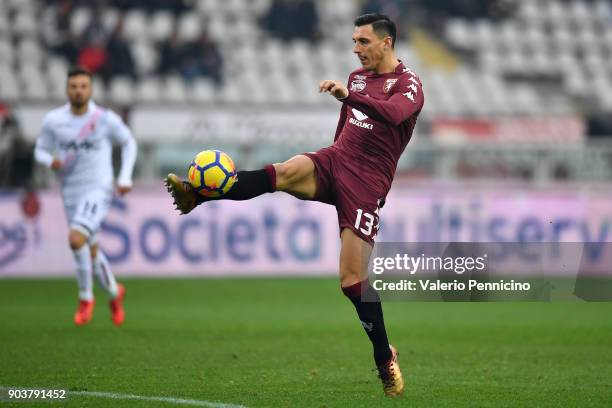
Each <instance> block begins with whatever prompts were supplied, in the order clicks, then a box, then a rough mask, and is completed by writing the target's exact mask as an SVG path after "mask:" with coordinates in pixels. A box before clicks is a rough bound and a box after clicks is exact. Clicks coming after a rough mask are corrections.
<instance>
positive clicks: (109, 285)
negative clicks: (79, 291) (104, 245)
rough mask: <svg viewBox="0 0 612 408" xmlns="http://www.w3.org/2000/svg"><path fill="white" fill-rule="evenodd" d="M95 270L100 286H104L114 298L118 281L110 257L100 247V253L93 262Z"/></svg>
mask: <svg viewBox="0 0 612 408" xmlns="http://www.w3.org/2000/svg"><path fill="white" fill-rule="evenodd" d="M93 271H94V275H96V279H97V280H98V283H99V284H100V286H102V287H103V288H104V290H105V291H106V292H107V293H108V294H109V296H110V298H111V299H114V298H115V297H116V296H117V281H116V280H115V276H114V275H113V272H112V271H111V268H110V264H109V263H108V259H106V256H104V253H103V252H102V250H101V249H100V248H98V254H97V255H96V258H95V259H94V262H93Z"/></svg>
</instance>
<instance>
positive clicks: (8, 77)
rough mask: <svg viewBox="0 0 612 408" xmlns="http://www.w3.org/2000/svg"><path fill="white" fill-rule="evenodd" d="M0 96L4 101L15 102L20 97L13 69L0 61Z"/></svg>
mask: <svg viewBox="0 0 612 408" xmlns="http://www.w3.org/2000/svg"><path fill="white" fill-rule="evenodd" d="M0 95H2V99H3V100H6V101H13V102H16V101H18V100H19V98H20V97H21V92H20V86H19V82H18V81H17V78H16V77H15V73H14V72H13V69H12V68H11V67H10V66H8V65H4V64H3V61H1V60H0Z"/></svg>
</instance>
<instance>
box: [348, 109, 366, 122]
mask: <svg viewBox="0 0 612 408" xmlns="http://www.w3.org/2000/svg"><path fill="white" fill-rule="evenodd" d="M351 110H352V111H353V116H355V118H356V119H357V120H366V119H367V118H368V115H366V114H365V113H363V112H362V111H360V110H357V109H354V108H353V109H351Z"/></svg>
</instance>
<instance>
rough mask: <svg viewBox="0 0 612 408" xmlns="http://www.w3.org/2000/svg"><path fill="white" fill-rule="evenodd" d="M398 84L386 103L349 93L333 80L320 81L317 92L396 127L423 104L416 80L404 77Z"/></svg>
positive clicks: (418, 83)
mask: <svg viewBox="0 0 612 408" xmlns="http://www.w3.org/2000/svg"><path fill="white" fill-rule="evenodd" d="M398 82H399V83H398V84H396V86H395V87H394V94H393V95H392V96H391V97H390V98H389V99H388V100H386V101H382V100H378V99H374V98H372V97H370V96H368V95H364V94H361V93H359V92H353V91H349V90H348V89H347V88H346V86H344V85H343V84H342V83H341V82H339V81H333V80H325V81H321V83H320V84H319V91H320V92H329V93H330V94H332V95H333V96H334V97H335V98H336V99H338V100H340V101H342V102H343V103H345V104H347V105H349V106H352V107H353V108H356V109H359V110H360V111H362V112H363V113H365V114H366V115H368V116H371V117H373V118H376V119H378V120H384V121H385V122H389V123H391V124H392V125H394V126H398V125H399V124H400V123H402V122H404V121H405V120H407V119H408V118H410V117H411V116H412V115H414V114H415V113H416V112H418V111H419V110H421V109H422V108H423V104H424V97H423V90H422V88H421V84H420V82H419V81H418V80H416V79H414V77H409V76H407V75H406V76H404V77H403V78H401V79H400V81H398Z"/></svg>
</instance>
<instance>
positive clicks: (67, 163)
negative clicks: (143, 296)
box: [34, 67, 137, 326]
mask: <svg viewBox="0 0 612 408" xmlns="http://www.w3.org/2000/svg"><path fill="white" fill-rule="evenodd" d="M92 81H93V78H92V75H91V73H90V72H89V71H87V70H86V69H84V68H81V67H75V68H72V69H70V71H68V78H67V86H66V94H67V96H68V102H69V103H66V104H65V105H63V106H61V107H59V108H56V109H53V110H51V111H49V112H48V113H47V115H46V116H45V118H44V120H43V123H42V130H41V132H40V135H39V136H38V140H37V142H36V148H35V150H34V156H35V158H36V161H37V162H39V163H41V164H43V165H45V166H47V167H50V168H51V169H53V170H55V171H56V172H57V173H58V175H59V177H60V180H61V194H62V198H63V201H64V209H65V212H66V218H67V220H68V225H69V230H70V232H69V235H68V242H69V244H70V248H71V249H72V252H73V254H74V259H75V261H76V270H77V280H78V285H79V305H78V309H77V311H76V313H75V315H74V322H75V324H77V325H84V324H87V323H88V322H89V321H90V320H91V318H92V316H93V309H94V304H95V300H94V296H93V277H92V275H95V276H96V278H97V280H98V282H99V283H100V285H101V286H102V287H103V288H104V290H105V291H106V292H107V293H108V294H109V297H110V302H109V305H110V310H111V317H112V321H113V323H114V324H115V325H117V326H120V325H121V324H122V323H123V321H124V319H125V311H124V309H123V298H124V297H125V288H124V287H123V285H121V284H117V282H116V280H115V277H114V276H113V273H112V272H111V269H110V265H109V262H108V260H107V259H106V257H105V256H104V254H103V253H102V251H101V249H100V248H98V244H97V240H96V232H97V231H98V230H99V229H100V226H101V224H102V222H103V221H104V218H105V217H106V213H107V212H108V209H109V207H110V204H111V199H112V196H113V164H112V145H113V143H118V144H119V145H120V146H121V170H120V172H119V176H118V178H117V192H118V194H119V195H124V194H126V193H128V192H129V191H130V190H131V189H132V172H133V169H134V164H135V162H136V152H137V146H136V142H135V140H134V138H133V137H132V133H131V131H130V130H129V128H128V127H127V126H126V125H125V123H124V122H123V120H122V119H121V118H120V117H119V116H118V115H117V114H115V113H114V112H113V111H111V110H109V109H104V108H102V107H99V106H98V105H96V104H95V103H94V102H93V101H92V100H90V98H91V95H92Z"/></svg>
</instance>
